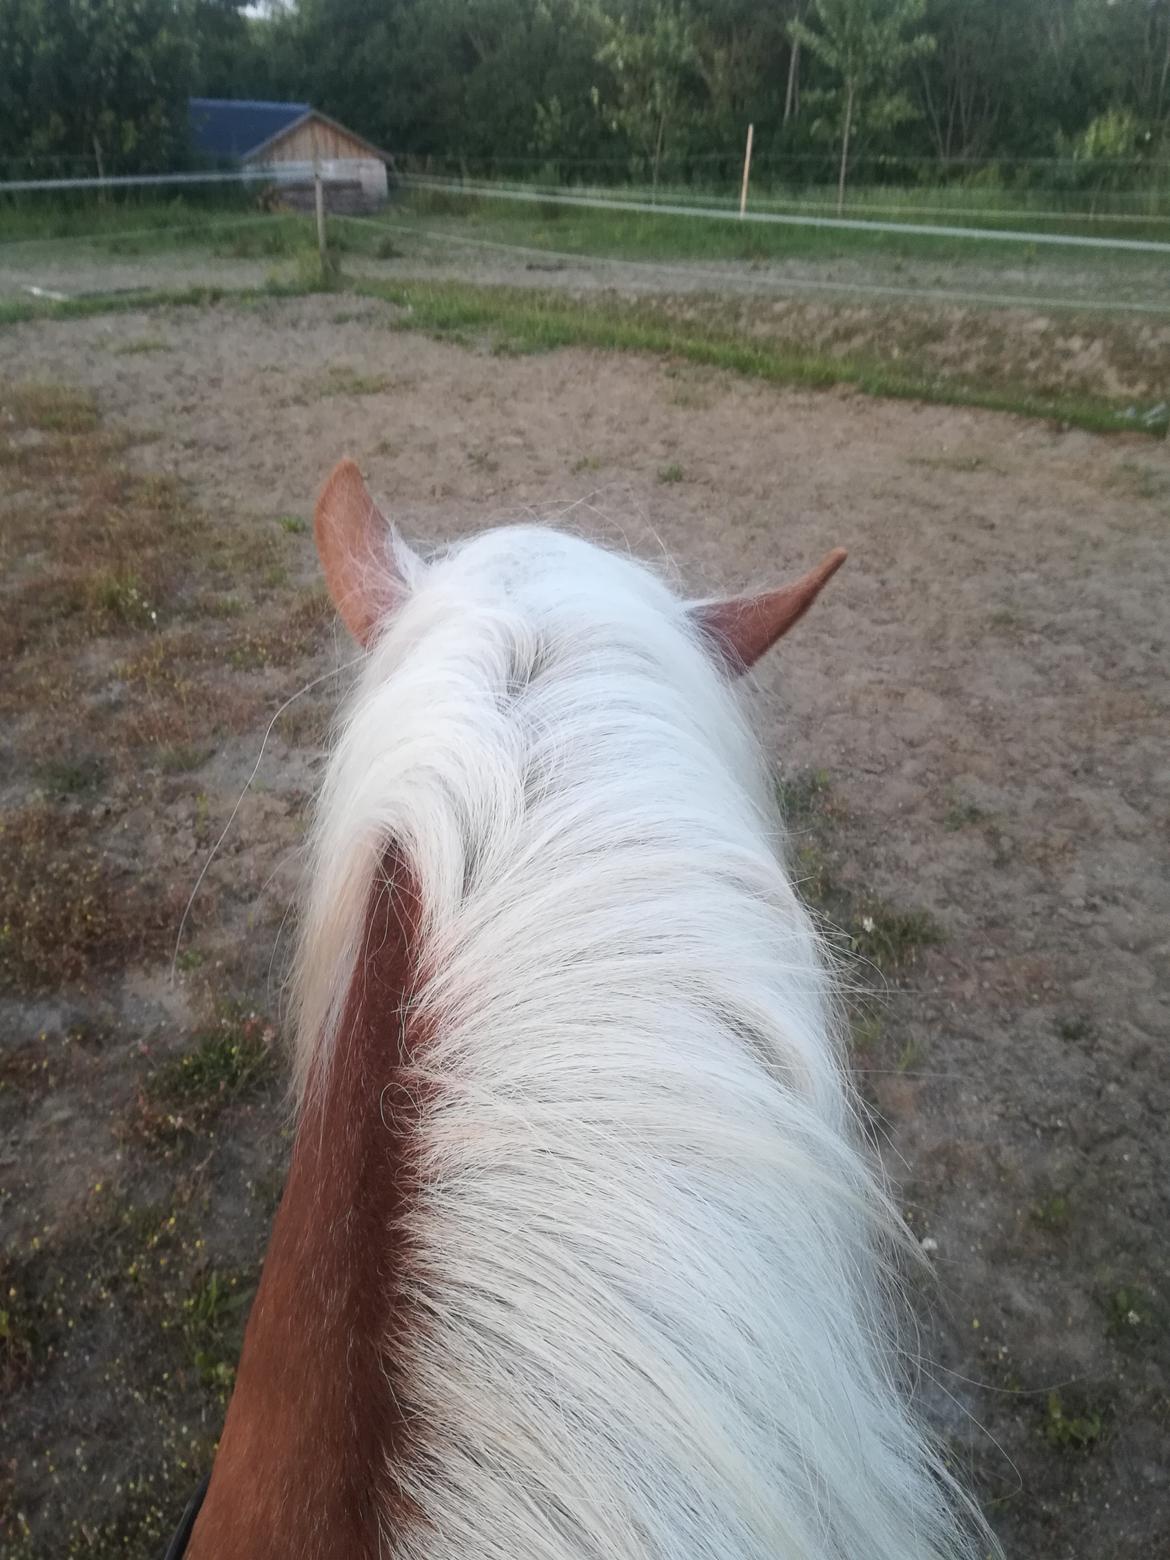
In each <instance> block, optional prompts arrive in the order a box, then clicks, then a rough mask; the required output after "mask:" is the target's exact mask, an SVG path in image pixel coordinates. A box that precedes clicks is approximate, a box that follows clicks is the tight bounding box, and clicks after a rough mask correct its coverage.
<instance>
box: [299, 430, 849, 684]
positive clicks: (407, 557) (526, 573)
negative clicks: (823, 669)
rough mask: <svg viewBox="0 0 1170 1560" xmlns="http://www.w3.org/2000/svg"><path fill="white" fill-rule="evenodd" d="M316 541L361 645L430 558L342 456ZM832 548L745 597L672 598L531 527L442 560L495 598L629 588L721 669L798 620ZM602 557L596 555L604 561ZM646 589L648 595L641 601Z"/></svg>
mask: <svg viewBox="0 0 1170 1560" xmlns="http://www.w3.org/2000/svg"><path fill="white" fill-rule="evenodd" d="M315 531H316V537H317V548H318V551H319V552H320V555H321V562H322V565H323V567H324V570H325V578H326V581H327V583H328V586H329V592H330V595H331V596H332V597H333V601H334V603H335V604H336V606H337V609H338V611H339V612H340V614H341V617H342V620H343V621H344V623H345V625H346V627H347V628H348V629H349V631H350V633H351V634H353V636H354V638H355V639H356V640H357V641H358V643H359V644H361V645H369V644H371V643H372V642H373V641H374V639H376V638H377V636H378V634H379V633H380V631H381V630H382V629H383V628H384V626H385V625H386V624H387V623H388V622H389V621H390V620H391V619H392V618H393V616H394V614H395V612H396V611H397V609H398V608H399V607H400V606H402V604H403V603H404V602H405V601H406V599H407V598H408V597H409V595H410V594H411V592H412V591H413V590H415V589H417V588H418V587H419V586H420V585H421V584H422V583H423V582H424V580H425V579H426V577H427V574H428V566H427V565H425V564H424V563H423V562H422V561H421V560H420V559H419V558H418V557H416V556H415V555H414V554H413V553H412V552H410V550H409V549H408V548H407V547H406V546H405V544H404V543H403V542H402V541H401V540H400V538H398V537H397V535H396V534H395V533H394V531H393V529H392V527H391V526H390V525H389V523H388V522H387V521H386V519H385V518H384V517H383V515H382V514H381V513H380V511H379V510H378V507H377V505H376V504H375V503H374V500H373V499H372V498H371V496H370V493H369V490H368V489H367V487H366V484H365V482H364V481H363V480H362V476H361V473H360V472H359V471H358V468H357V467H356V466H355V465H354V463H353V462H352V461H350V460H343V461H341V462H340V463H339V464H338V465H337V466H336V467H335V468H334V470H333V473H332V475H331V476H330V478H329V481H328V482H327V483H326V485H325V488H324V490H323V491H322V493H321V497H320V499H319V500H318V502H317V512H316V520H315ZM845 556H846V555H845V552H844V550H843V549H841V548H836V549H834V550H833V551H832V552H830V553H829V554H828V555H827V556H826V557H825V558H824V559H823V560H822V561H821V563H819V564H818V565H817V567H816V568H815V569H812V570H810V571H809V573H807V574H806V575H804V576H803V577H802V578H801V579H799V580H797V581H796V582H795V583H793V584H791V585H785V586H782V587H780V588H779V589H775V590H766V591H762V592H758V593H753V594H750V595H745V596H733V597H727V598H724V599H720V600H713V601H702V602H695V603H691V604H689V605H687V604H683V603H680V602H677V601H676V600H675V599H674V598H673V597H670V596H669V593H667V592H666V591H665V590H664V589H663V588H662V586H661V585H660V584H659V583H658V582H657V581H656V580H654V579H653V576H651V575H649V574H648V573H647V571H646V570H645V569H643V568H641V567H638V566H635V565H631V564H628V563H627V562H626V560H624V559H622V558H620V557H616V556H614V555H612V554H602V553H601V552H600V550H599V549H597V548H595V547H593V546H591V545H590V544H589V543H587V542H584V541H581V540H580V539H579V538H576V537H573V536H570V535H566V534H563V533H559V532H555V531H549V530H546V529H543V528H540V527H533V526H514V527H508V528H505V529H502V530H495V531H490V532H487V533H485V534H484V535H482V536H479V537H477V538H475V539H474V540H473V541H471V542H469V543H467V544H465V545H464V546H463V547H462V548H460V549H458V550H457V551H456V552H455V553H454V554H451V555H448V557H447V558H446V559H445V560H444V563H443V567H444V568H445V569H446V570H448V571H449V572H450V573H452V574H456V575H458V576H459V577H460V578H461V580H462V581H463V582H464V583H466V581H468V580H469V579H472V578H474V579H475V580H477V581H478V583H479V586H480V587H481V589H482V590H483V592H485V593H486V594H488V595H489V596H494V597H495V599H496V600H498V601H500V602H504V601H508V602H512V603H515V602H518V601H519V602H523V601H524V600H525V599H526V598H527V599H529V600H530V601H531V602H532V603H533V604H534V605H535V604H537V603H539V602H540V601H544V600H547V587H548V582H549V579H550V577H551V578H555V579H556V580H558V581H559V582H560V589H561V590H562V591H564V590H565V589H570V590H573V591H576V592H577V593H578V594H580V595H583V594H584V593H585V591H586V590H587V588H588V584H589V582H593V584H594V587H595V588H600V589H602V590H604V591H605V592H606V595H607V599H610V600H612V599H613V598H614V597H617V598H618V599H619V600H620V598H621V597H622V596H623V595H625V594H627V593H630V594H633V595H635V596H638V597H640V598H642V604H643V605H654V606H657V607H659V608H660V609H662V610H664V611H666V612H667V613H668V614H677V613H678V612H680V611H685V612H686V613H688V614H689V615H690V617H691V619H692V621H693V622H694V623H695V624H697V625H698V627H699V628H700V629H701V630H702V633H703V635H704V637H705V638H706V640H707V641H708V642H709V643H710V644H711V646H712V648H713V649H714V650H715V651H716V652H717V653H718V656H719V658H720V660H721V661H722V662H723V664H724V665H725V667H726V668H727V670H728V671H729V672H730V673H731V674H733V675H735V674H738V673H740V672H743V671H744V670H746V669H747V668H748V667H750V666H752V665H753V664H754V663H755V662H756V661H758V660H759V659H760V657H761V656H762V655H763V654H764V653H765V652H766V651H768V650H770V649H771V648H772V646H773V645H774V644H775V643H776V641H777V640H778V639H780V638H781V636H782V635H783V634H785V633H787V631H788V630H789V629H790V628H791V627H792V626H793V624H794V623H796V622H797V621H798V620H799V619H800V618H801V617H803V615H804V614H805V612H807V611H808V609H809V607H811V606H812V604H813V602H814V601H815V600H816V598H817V596H818V595H819V593H820V591H821V588H822V586H824V584H825V583H826V582H827V581H828V580H829V579H830V578H831V577H832V576H833V575H834V574H835V573H836V571H837V570H838V569H839V568H840V567H841V565H842V564H843V563H844V561H845ZM603 560H604V561H603ZM647 595H649V596H650V598H651V600H650V601H647V600H646V597H647Z"/></svg>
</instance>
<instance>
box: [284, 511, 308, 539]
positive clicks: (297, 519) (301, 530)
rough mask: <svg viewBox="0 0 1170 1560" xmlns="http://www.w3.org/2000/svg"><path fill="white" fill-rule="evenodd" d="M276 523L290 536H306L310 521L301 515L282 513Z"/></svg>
mask: <svg viewBox="0 0 1170 1560" xmlns="http://www.w3.org/2000/svg"><path fill="white" fill-rule="evenodd" d="M276 523H277V525H279V527H280V529H281V530H282V531H286V532H287V533H288V534H289V536H304V534H305V532H306V531H307V530H308V529H309V522H308V521H307V520H305V519H304V518H303V517H302V516H301V515H281V516H280V517H279V519H278V520H277V522H276Z"/></svg>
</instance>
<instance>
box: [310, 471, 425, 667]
mask: <svg viewBox="0 0 1170 1560" xmlns="http://www.w3.org/2000/svg"><path fill="white" fill-rule="evenodd" d="M313 532H314V535H315V536H316V538H317V552H318V555H319V556H320V559H321V567H322V568H323V569H324V571H325V583H326V585H327V586H328V587H329V594H330V596H332V598H333V605H334V606H335V607H336V608H337V610H338V612H339V613H340V614H341V620H342V622H343V623H344V624H345V626H346V628H348V629H349V631H350V633H351V634H352V635H353V637H354V638H355V639H356V640H357V642H358V644H359V645H363V646H365V645H369V644H370V642H371V641H372V640H373V638H374V635H375V633H376V631H377V628H378V625H379V623H381V622H382V621H383V620H384V619H385V618H387V617H388V616H389V615H390V614H391V613H392V612H393V611H394V610H395V608H396V607H398V606H400V605H401V604H402V602H403V601H404V600H405V598H406V594H407V590H408V586H407V582H406V579H405V577H404V575H403V573H402V570H401V567H400V565H399V563H398V560H397V558H396V556H395V542H394V537H393V533H392V531H391V528H390V525H389V523H388V522H387V520H386V519H385V517H384V516H383V515H382V513H381V511H380V510H379V509H378V506H377V504H375V503H374V500H373V499H372V498H371V497H370V491H369V489H368V488H367V487H366V484H365V482H364V480H363V478H362V474H361V472H360V471H359V470H358V469H357V467H356V466H355V465H354V463H353V461H352V460H341V461H338V463H337V465H336V466H334V468H333V470H332V472H331V473H330V477H329V481H328V482H326V484H325V486H324V487H323V488H322V490H321V496H320V498H319V499H318V500H317V510H316V514H315V515H314V517H313Z"/></svg>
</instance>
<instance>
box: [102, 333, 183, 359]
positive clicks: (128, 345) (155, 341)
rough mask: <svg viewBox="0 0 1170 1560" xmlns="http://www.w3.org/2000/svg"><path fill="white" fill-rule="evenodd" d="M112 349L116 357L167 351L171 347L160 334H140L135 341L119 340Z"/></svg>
mask: <svg viewBox="0 0 1170 1560" xmlns="http://www.w3.org/2000/svg"><path fill="white" fill-rule="evenodd" d="M112 350H113V352H114V355H115V356H116V357H137V356H138V355H139V354H140V353H144V352H169V351H170V350H171V348H170V343H169V342H166V341H164V340H163V339H162V337H161V336H140V337H139V338H138V340H137V341H122V342H119V343H118V344H117V345H116V346H115V347H114V348H113V349H112Z"/></svg>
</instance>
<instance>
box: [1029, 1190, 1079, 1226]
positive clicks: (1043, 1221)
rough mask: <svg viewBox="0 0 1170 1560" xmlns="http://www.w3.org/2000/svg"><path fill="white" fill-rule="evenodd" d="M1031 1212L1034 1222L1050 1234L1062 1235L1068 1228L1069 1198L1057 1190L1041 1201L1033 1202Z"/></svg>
mask: <svg viewBox="0 0 1170 1560" xmlns="http://www.w3.org/2000/svg"><path fill="white" fill-rule="evenodd" d="M1030 1212H1031V1219H1032V1223H1033V1224H1035V1225H1037V1226H1039V1228H1040V1229H1042V1230H1047V1231H1048V1232H1049V1234H1052V1235H1060V1234H1063V1233H1064V1231H1065V1230H1067V1229H1068V1224H1069V1209H1068V1198H1067V1197H1065V1196H1064V1194H1063V1193H1059V1192H1057V1193H1054V1194H1053V1195H1052V1196H1051V1197H1045V1198H1044V1199H1043V1201H1041V1202H1038V1203H1033V1205H1032V1208H1031V1210H1030Z"/></svg>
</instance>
